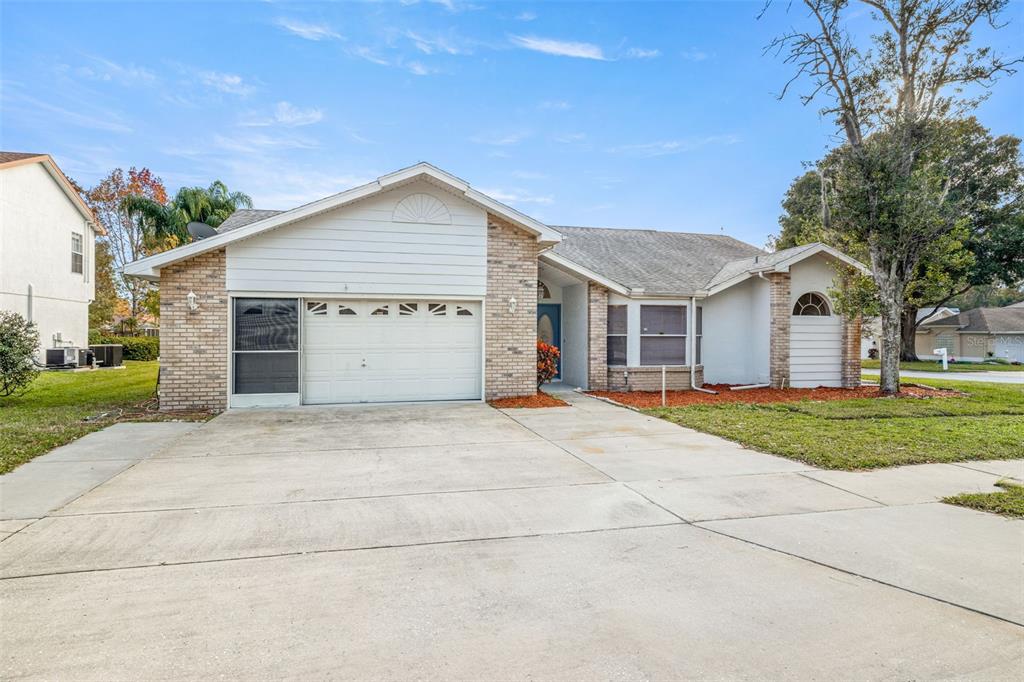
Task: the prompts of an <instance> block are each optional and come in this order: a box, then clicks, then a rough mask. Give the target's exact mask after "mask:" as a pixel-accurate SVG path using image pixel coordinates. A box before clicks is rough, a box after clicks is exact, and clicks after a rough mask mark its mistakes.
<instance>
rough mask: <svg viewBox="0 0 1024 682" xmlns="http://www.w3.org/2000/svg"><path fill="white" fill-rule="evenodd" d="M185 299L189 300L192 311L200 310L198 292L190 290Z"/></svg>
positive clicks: (189, 307)
mask: <svg viewBox="0 0 1024 682" xmlns="http://www.w3.org/2000/svg"><path fill="white" fill-rule="evenodd" d="M185 300H186V301H188V309H189V310H191V311H192V312H195V311H197V310H199V297H198V296H196V292H194V291H190V292H188V295H187V296H186V297H185Z"/></svg>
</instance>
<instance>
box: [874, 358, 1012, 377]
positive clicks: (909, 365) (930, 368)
mask: <svg viewBox="0 0 1024 682" xmlns="http://www.w3.org/2000/svg"><path fill="white" fill-rule="evenodd" d="M948 364H949V369H948V370H943V369H942V363H941V362H934V361H931V360H918V361H917V362H901V363H900V369H906V370H913V371H915V372H939V373H940V374H941V373H942V372H943V371H949V372H1024V365H1004V364H1001V363H998V362H990V363H980V362H951V363H948ZM860 366H861V367H862V368H864V369H879V367H880V366H881V363H880V362H879V361H878V360H861V361H860Z"/></svg>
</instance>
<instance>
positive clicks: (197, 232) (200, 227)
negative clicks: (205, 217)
mask: <svg viewBox="0 0 1024 682" xmlns="http://www.w3.org/2000/svg"><path fill="white" fill-rule="evenodd" d="M185 229H187V230H188V233H189V234H190V235H192V239H194V240H196V241H199V240H200V239H206V238H207V237H216V236H217V230H215V229H213V228H212V227H210V226H209V225H207V224H206V223H199V222H194V221H193V222H191V223H189V224H188V226H187V227H186V228H185Z"/></svg>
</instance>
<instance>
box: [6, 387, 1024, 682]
mask: <svg viewBox="0 0 1024 682" xmlns="http://www.w3.org/2000/svg"><path fill="white" fill-rule="evenodd" d="M571 399H572V401H573V403H574V404H573V406H572V407H568V408H552V409H545V410H529V411H527V410H508V411H498V410H494V409H491V408H489V407H487V406H484V405H480V404H444V405H441V404H435V405H415V406H409V405H403V406H376V407H338V408H302V409H294V410H279V411H238V412H229V413H227V414H224V415H222V416H220V417H218V418H217V419H215V420H213V421H212V422H210V423H208V424H206V425H203V426H201V427H199V428H196V429H191V430H188V431H187V432H184V431H182V432H179V433H175V434H173V435H171V436H167V437H165V441H164V447H163V448H160V449H156V450H154V451H152V452H151V450H152V447H151V446H152V442H151V441H150V442H149V443H148V444H147V446H146V447H147V448H148V449H147V451H146V452H145V454H138V452H137V451H136V448H137V446H136V443H137V442H139V438H138V433H134V434H133V433H131V431H130V430H124V431H122V433H125V434H126V436H125V437H124V438H122V440H121V442H120V444H119V445H111V444H109V443H108V447H107V448H106V449H105V450H104V456H105V457H106V458H107V459H111V458H114V457H115V455H117V454H118V453H120V457H121V459H123V460H124V461H126V462H130V464H127V465H125V466H124V467H119V468H117V470H116V472H115V473H112V474H109V476H112V477H110V478H109V479H108V480H106V481H105V482H102V483H100V485H98V486H97V487H95V488H93V489H91V490H89V491H88V492H85V493H84V494H82V495H80V496H79V497H77V498H75V499H73V500H72V501H70V502H68V503H66V504H65V503H64V501H63V500H62V501H61V503H60V504H61V505H62V506H59V507H58V508H56V509H54V510H52V511H49V512H46V513H45V515H43V516H42V518H39V519H37V520H32V519H28V518H25V519H21V520H15V519H11V520H7V521H2V522H0V532H3V531H5V532H6V533H7V535H6V536H5V537H4V539H3V540H2V541H0V607H2V616H3V618H2V621H3V626H2V628H0V630H2V632H0V637H2V640H0V641H2V647H0V650H2V657H3V658H2V668H0V670H2V677H3V678H4V679H21V678H27V679H96V680H99V679H103V680H110V679H126V678H131V679H183V678H189V679H198V678H208V677H214V676H218V677H223V678H228V679H266V678H307V679H308V678H314V679H319V678H360V679H379V678H392V679H394V678H398V679H409V678H461V679H470V678H472V679H480V678H506V679H524V678H531V679H566V678H617V679H649V678H654V679H678V678H758V679H764V678H786V679H808V678H825V679H829V678H843V679H854V678H856V679H858V680H863V679H882V678H885V679H891V678H900V679H907V678H916V679H928V678H952V677H955V678H977V679H1011V678H1012V679H1018V675H1019V672H1020V669H1021V668H1020V666H1021V664H1022V662H1024V653H1022V652H1024V627H1022V625H1021V624H1022V623H1024V570H1022V566H1021V559H1022V557H1024V524H1022V523H1021V522H1017V521H1009V520H1006V519H1002V518H999V517H996V516H991V515H987V514H982V513H979V512H973V511H969V510H965V509H959V508H954V507H949V506H946V505H941V504H937V503H935V501H934V500H935V499H936V498H937V497H938V496H941V495H945V494H949V493H950V492H959V491H962V490H991V489H992V483H994V482H995V481H996V480H998V479H999V478H1000V477H1001V476H1007V475H1011V476H1016V477H1024V466H1022V465H1021V461H1019V460H1018V461H1010V462H977V463H970V464H965V465H963V466H959V465H925V466H922V467H904V468H901V469H896V470H887V471H880V472H871V473H865V474H849V473H845V472H824V471H818V470H815V469H812V468H811V467H807V466H804V465H802V464H799V463H795V462H792V461H789V460H785V459H780V458H777V457H772V456H768V455H764V454H760V453H757V452H753V451H751V450H747V449H744V448H742V447H740V446H737V445H735V444H732V443H728V442H726V441H723V440H721V439H718V438H715V437H712V436H708V435H704V434H700V433H697V432H694V431H689V430H686V429H682V428H680V427H677V426H674V425H672V424H669V423H667V422H663V421H660V420H656V419H650V418H647V417H644V416H642V415H639V414H637V413H634V412H631V411H628V410H624V409H621V408H618V407H614V406H611V405H608V404H606V403H603V402H600V401H597V400H594V399H590V398H584V397H580V396H572V397H571ZM108 437H111V436H108ZM93 456H94V457H100V455H93ZM59 461H68V462H70V461H74V462H75V463H76V464H77V465H79V466H80V465H81V464H82V461H86V460H83V459H82V457H78V458H77V459H76V457H74V456H73V455H69V454H67V453H65V454H64V455H62V460H59ZM59 461H54V462H52V463H50V465H51V466H55V467H56V466H60V463H59ZM55 471H56V470H55ZM10 515H11V514H8V516H10ZM15 516H16V514H15ZM0 537H3V536H0Z"/></svg>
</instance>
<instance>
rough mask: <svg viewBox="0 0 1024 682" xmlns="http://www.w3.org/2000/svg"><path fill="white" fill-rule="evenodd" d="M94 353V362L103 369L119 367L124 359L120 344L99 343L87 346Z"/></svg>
mask: <svg viewBox="0 0 1024 682" xmlns="http://www.w3.org/2000/svg"><path fill="white" fill-rule="evenodd" d="M89 349H90V350H91V351H92V352H93V353H95V355H96V361H97V362H98V363H100V365H102V366H103V367H120V366H121V362H122V360H123V358H124V349H123V346H121V344H114V343H101V344H96V345H93V346H89Z"/></svg>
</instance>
